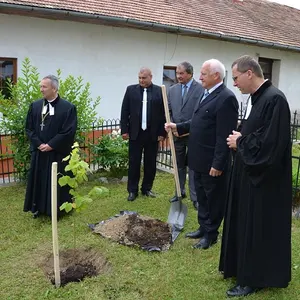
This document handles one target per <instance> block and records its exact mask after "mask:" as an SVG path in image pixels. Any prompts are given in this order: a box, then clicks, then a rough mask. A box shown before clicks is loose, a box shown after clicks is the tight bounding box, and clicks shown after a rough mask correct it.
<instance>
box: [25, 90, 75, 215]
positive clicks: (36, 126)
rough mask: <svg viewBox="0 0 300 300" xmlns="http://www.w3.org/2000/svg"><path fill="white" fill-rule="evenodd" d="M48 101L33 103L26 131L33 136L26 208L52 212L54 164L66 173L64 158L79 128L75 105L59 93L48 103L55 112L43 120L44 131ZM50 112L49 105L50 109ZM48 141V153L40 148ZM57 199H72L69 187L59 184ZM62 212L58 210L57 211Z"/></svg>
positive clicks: (29, 135) (64, 200)
mask: <svg viewBox="0 0 300 300" xmlns="http://www.w3.org/2000/svg"><path fill="white" fill-rule="evenodd" d="M47 105H48V102H47V100H45V99H41V100H38V101H35V102H33V103H32V104H31V105H30V108H29V111H28V114H27V120H26V133H27V135H28V137H29V139H30V152H31V164H30V170H29V176H28V182H27V190H26V196H25V203H24V211H31V212H33V213H35V212H37V211H38V212H39V213H40V214H46V215H48V216H50V215H51V166H52V162H57V164H58V172H60V173H63V174H64V173H65V172H64V168H65V166H66V164H67V163H66V162H62V159H63V158H64V157H66V156H67V155H68V154H70V152H71V149H72V145H73V143H74V136H75V132H76V129H77V114H76V107H75V106H74V105H73V104H71V103H70V102H68V101H66V100H64V99H62V98H60V97H59V96H58V97H57V98H56V99H55V100H54V101H53V102H51V103H50V104H49V105H52V106H53V107H54V115H50V114H49V113H48V114H47V115H46V114H44V116H45V115H46V117H45V119H44V125H45V126H44V127H43V130H42V127H41V124H42V110H43V107H44V106H47ZM47 110H48V111H49V107H48V108H47ZM42 143H44V144H48V145H49V146H50V147H52V148H53V150H52V151H49V152H41V151H40V150H38V147H39V146H40V145H41V144H42ZM57 189H58V191H57V202H58V206H60V205H61V204H62V203H63V202H66V201H68V202H70V200H71V197H70V195H69V188H68V187H63V188H61V187H60V186H59V185H58V186H57ZM58 214H59V210H58Z"/></svg>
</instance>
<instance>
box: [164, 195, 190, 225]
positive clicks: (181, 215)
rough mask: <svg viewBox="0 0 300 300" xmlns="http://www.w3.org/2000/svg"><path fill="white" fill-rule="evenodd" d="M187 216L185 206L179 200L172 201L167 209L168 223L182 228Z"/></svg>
mask: <svg viewBox="0 0 300 300" xmlns="http://www.w3.org/2000/svg"><path fill="white" fill-rule="evenodd" d="M186 216H187V206H186V205H185V204H183V203H182V202H181V200H179V201H176V202H172V203H171V207H170V210H169V216H168V223H169V224H171V225H172V226H173V227H175V228H176V229H177V230H179V231H180V230H182V229H183V226H184V222H185V219H186Z"/></svg>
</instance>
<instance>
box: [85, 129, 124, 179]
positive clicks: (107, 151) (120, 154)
mask: <svg viewBox="0 0 300 300" xmlns="http://www.w3.org/2000/svg"><path fill="white" fill-rule="evenodd" d="M90 148H91V153H92V157H93V159H92V163H94V164H98V166H99V169H104V170H107V171H109V172H110V175H111V176H113V177H122V176H124V175H126V174H127V169H128V163H129V157H128V140H123V139H122V136H121V134H120V130H119V131H113V132H112V133H111V134H107V135H103V136H101V137H99V139H98V141H97V143H96V144H95V145H90Z"/></svg>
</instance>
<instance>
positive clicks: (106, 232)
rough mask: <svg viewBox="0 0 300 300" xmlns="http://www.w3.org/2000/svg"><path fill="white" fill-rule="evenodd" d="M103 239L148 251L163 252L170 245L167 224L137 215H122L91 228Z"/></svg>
mask: <svg viewBox="0 0 300 300" xmlns="http://www.w3.org/2000/svg"><path fill="white" fill-rule="evenodd" d="M93 231H94V232H95V233H99V234H100V235H101V236H103V237H105V238H109V239H111V240H113V241H116V242H118V243H120V244H124V245H127V246H138V247H140V248H142V249H144V250H148V251H165V250H168V249H169V248H170V245H171V243H172V232H171V227H170V226H169V224H168V223H166V222H162V221H160V220H157V219H153V218H150V217H147V216H140V215H138V214H136V213H135V214H124V215H121V216H118V217H115V218H111V219H109V220H105V221H102V222H100V223H99V224H96V225H95V226H94V228H93Z"/></svg>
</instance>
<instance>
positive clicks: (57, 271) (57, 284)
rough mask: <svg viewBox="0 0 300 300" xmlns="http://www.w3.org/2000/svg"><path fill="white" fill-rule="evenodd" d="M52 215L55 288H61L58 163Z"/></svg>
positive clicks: (53, 178) (54, 167)
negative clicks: (58, 228)
mask: <svg viewBox="0 0 300 300" xmlns="http://www.w3.org/2000/svg"><path fill="white" fill-rule="evenodd" d="M51 173H52V174H51V215H52V243H53V257H54V277H55V287H57V288H59V287H60V269H59V248H58V235H57V162H54V163H52V172H51Z"/></svg>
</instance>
